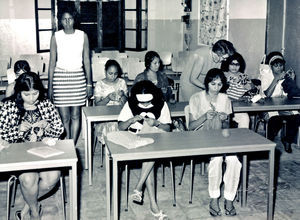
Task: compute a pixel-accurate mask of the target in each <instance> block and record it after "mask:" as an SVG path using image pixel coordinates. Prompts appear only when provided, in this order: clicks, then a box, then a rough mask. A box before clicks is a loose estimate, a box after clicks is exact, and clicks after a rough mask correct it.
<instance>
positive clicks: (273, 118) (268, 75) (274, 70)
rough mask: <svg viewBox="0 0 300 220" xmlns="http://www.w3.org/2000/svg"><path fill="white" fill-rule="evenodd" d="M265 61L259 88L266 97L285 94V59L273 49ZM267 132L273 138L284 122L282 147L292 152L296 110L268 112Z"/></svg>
mask: <svg viewBox="0 0 300 220" xmlns="http://www.w3.org/2000/svg"><path fill="white" fill-rule="evenodd" d="M266 63H267V64H269V68H270V69H269V71H264V72H262V73H261V75H260V80H261V89H262V91H263V92H264V94H265V95H266V96H267V97H282V96H287V94H286V93H285V92H284V91H283V88H282V83H283V81H284V77H285V75H286V74H287V72H285V71H284V68H285V60H284V58H283V55H282V54H281V53H280V52H277V51H274V52H271V53H269V54H268V56H267V57H266ZM268 117H269V120H268V129H267V131H268V133H267V137H268V139H270V140H274V138H275V136H276V135H277V133H278V131H279V130H280V129H281V128H282V126H283V121H285V122H286V134H285V135H286V136H285V137H283V138H282V140H281V141H282V142H283V144H284V149H285V151H286V152H287V153H292V147H291V145H292V143H293V142H294V141H295V138H296V136H297V132H298V127H299V122H300V116H299V114H298V112H297V111H289V112H287V111H284V112H283V111H280V112H277V111H276V112H274V111H273V112H268Z"/></svg>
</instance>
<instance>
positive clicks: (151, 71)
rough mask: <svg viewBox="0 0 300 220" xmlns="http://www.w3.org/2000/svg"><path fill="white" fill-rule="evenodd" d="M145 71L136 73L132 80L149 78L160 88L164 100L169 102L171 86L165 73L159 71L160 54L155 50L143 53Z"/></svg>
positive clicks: (160, 63) (160, 68) (160, 67)
mask: <svg viewBox="0 0 300 220" xmlns="http://www.w3.org/2000/svg"><path fill="white" fill-rule="evenodd" d="M145 67H146V69H145V71H144V72H142V73H140V74H138V75H137V76H136V78H135V80H134V83H136V82H139V81H143V80H150V81H151V82H152V83H153V84H154V85H156V86H157V87H158V88H160V89H161V90H162V93H163V97H164V100H165V101H166V102H169V101H170V99H171V98H172V88H171V86H170V83H169V81H172V80H169V79H168V77H167V75H166V74H165V73H164V72H161V70H162V68H163V65H162V61H161V59H160V56H159V54H158V53H157V52H155V51H148V52H147V53H146V54H145Z"/></svg>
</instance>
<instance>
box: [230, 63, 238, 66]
mask: <svg viewBox="0 0 300 220" xmlns="http://www.w3.org/2000/svg"><path fill="white" fill-rule="evenodd" d="M230 65H231V66H240V64H239V63H230Z"/></svg>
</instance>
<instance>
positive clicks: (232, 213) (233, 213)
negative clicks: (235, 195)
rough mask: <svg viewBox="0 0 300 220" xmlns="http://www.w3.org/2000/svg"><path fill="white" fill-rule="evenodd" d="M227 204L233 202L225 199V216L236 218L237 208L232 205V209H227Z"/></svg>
mask: <svg viewBox="0 0 300 220" xmlns="http://www.w3.org/2000/svg"><path fill="white" fill-rule="evenodd" d="M227 202H231V203H232V201H229V200H226V199H225V202H224V209H225V215H230V216H235V215H236V210H235V207H234V206H233V204H232V205H231V209H227Z"/></svg>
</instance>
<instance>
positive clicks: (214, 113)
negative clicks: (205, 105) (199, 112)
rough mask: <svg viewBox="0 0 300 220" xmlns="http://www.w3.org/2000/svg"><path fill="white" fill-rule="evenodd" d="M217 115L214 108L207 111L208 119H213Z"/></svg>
mask: <svg viewBox="0 0 300 220" xmlns="http://www.w3.org/2000/svg"><path fill="white" fill-rule="evenodd" d="M215 116H216V112H215V111H213V110H208V111H207V112H206V119H208V120H211V119H213V118H214V117H215Z"/></svg>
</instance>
